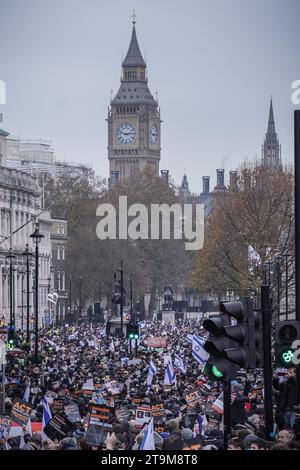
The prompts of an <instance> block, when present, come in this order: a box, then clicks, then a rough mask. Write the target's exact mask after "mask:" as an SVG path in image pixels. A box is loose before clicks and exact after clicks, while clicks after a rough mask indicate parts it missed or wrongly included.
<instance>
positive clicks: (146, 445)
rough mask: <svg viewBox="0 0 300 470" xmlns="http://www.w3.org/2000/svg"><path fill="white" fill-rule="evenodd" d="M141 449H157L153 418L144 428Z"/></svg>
mask: <svg viewBox="0 0 300 470" xmlns="http://www.w3.org/2000/svg"><path fill="white" fill-rule="evenodd" d="M140 450H155V444H154V428H153V418H151V420H150V421H149V423H148V424H147V425H146V426H145V427H144V429H143V440H142V443H141V446H140Z"/></svg>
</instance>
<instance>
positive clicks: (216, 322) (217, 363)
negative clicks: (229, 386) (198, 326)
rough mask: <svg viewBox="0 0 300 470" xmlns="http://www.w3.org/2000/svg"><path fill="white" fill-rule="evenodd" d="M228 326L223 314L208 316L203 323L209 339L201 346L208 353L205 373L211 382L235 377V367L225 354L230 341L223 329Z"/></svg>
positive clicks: (227, 319) (228, 322)
mask: <svg viewBox="0 0 300 470" xmlns="http://www.w3.org/2000/svg"><path fill="white" fill-rule="evenodd" d="M229 324H230V320H229V318H228V316H227V315H224V314H219V315H213V316H210V318H209V319H207V320H204V322H203V327H204V328H205V329H206V330H207V331H208V332H209V338H208V340H207V341H206V342H205V343H204V345H203V348H204V349H205V351H206V352H208V353H209V358H208V360H207V362H206V365H205V372H206V374H207V375H208V376H209V378H210V379H211V380H216V381H217V380H223V381H230V380H232V379H234V378H235V376H236V371H237V367H236V366H235V365H234V364H232V363H231V362H230V361H229V360H228V358H227V354H226V351H227V350H228V349H229V348H230V340H229V338H228V337H226V335H225V334H224V329H223V328H224V327H225V326H229Z"/></svg>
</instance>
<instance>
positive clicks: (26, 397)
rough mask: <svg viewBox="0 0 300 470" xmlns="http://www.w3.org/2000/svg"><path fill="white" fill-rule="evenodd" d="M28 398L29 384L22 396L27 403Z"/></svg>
mask: <svg viewBox="0 0 300 470" xmlns="http://www.w3.org/2000/svg"><path fill="white" fill-rule="evenodd" d="M29 397H30V384H28V385H27V387H26V389H25V392H24V395H23V400H24V401H27V403H29Z"/></svg>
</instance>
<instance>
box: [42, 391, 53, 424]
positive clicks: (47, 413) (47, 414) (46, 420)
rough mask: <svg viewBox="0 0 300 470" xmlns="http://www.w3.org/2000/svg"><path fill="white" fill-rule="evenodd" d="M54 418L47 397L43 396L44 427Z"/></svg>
mask: <svg viewBox="0 0 300 470" xmlns="http://www.w3.org/2000/svg"><path fill="white" fill-rule="evenodd" d="M51 418H52V414H51V411H50V407H49V403H48V400H47V398H46V397H44V398H43V421H42V429H44V427H45V426H46V424H48V423H49V421H50V419H51Z"/></svg>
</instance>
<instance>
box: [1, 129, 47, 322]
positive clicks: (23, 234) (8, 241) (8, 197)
mask: <svg viewBox="0 0 300 470" xmlns="http://www.w3.org/2000/svg"><path fill="white" fill-rule="evenodd" d="M7 136H8V134H7V133H6V132H4V131H2V130H0V318H2V317H4V318H5V320H6V324H8V323H9V320H10V282H9V281H10V259H9V258H7V255H8V254H9V251H10V249H11V251H12V253H13V255H14V258H12V266H13V273H12V277H13V282H12V292H13V302H12V310H13V314H14V318H15V323H16V328H21V326H22V304H23V328H24V329H25V328H26V318H25V317H26V305H27V302H26V297H27V296H26V278H27V274H26V273H25V274H24V273H22V271H23V272H24V271H25V270H26V260H25V257H24V255H23V253H24V251H25V249H26V244H28V245H29V250H30V252H31V253H34V248H35V245H34V242H33V240H32V238H30V235H31V234H32V233H33V232H34V229H35V222H37V221H38V222H39V223H40V232H41V233H42V234H43V235H44V238H43V239H42V241H41V243H40V245H39V252H40V256H39V323H40V325H41V324H42V323H43V321H44V318H45V316H46V315H47V311H48V308H49V306H48V301H47V294H48V289H49V282H51V281H50V266H51V243H50V232H51V217H50V213H49V212H47V211H45V210H44V209H42V208H41V190H40V188H39V186H38V183H37V179H36V178H35V177H33V176H31V175H29V174H28V173H24V172H21V171H17V170H15V169H11V168H7V167H6V138H7ZM22 278H23V302H22ZM33 288H34V256H31V257H30V275H29V292H30V296H29V300H30V302H29V304H30V324H31V327H32V326H33V316H34V295H33ZM24 291H25V292H24Z"/></svg>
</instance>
